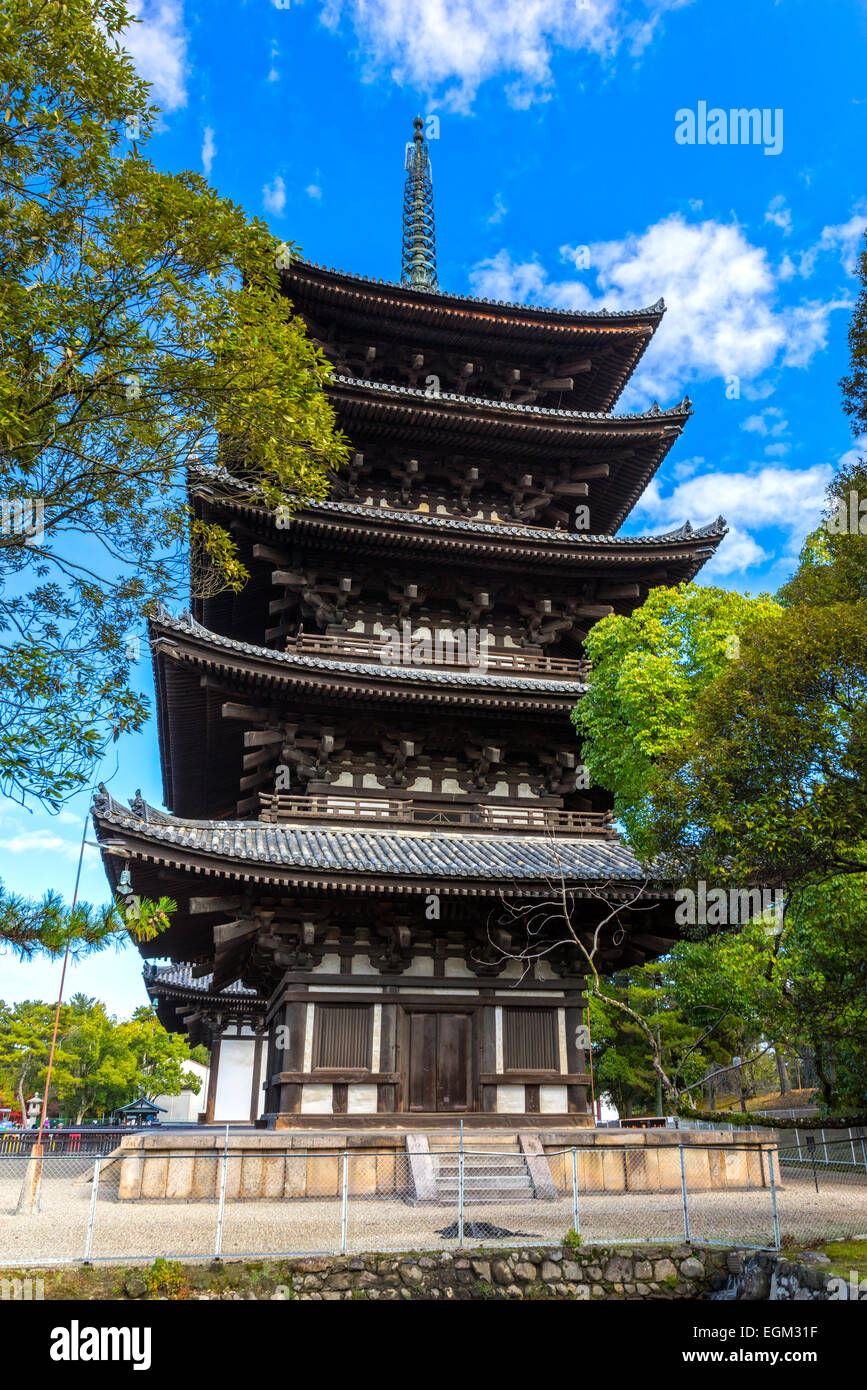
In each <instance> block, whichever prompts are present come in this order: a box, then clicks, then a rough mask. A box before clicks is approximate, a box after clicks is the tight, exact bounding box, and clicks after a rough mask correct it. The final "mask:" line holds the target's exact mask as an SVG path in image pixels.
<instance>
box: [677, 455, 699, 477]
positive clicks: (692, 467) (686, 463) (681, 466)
mask: <svg viewBox="0 0 867 1390" xmlns="http://www.w3.org/2000/svg"><path fill="white" fill-rule="evenodd" d="M703 463H704V458H703V456H702V455H701V454H697V455H696V457H695V458H691V459H681V460H680V462H679V463H676V464H675V465H674V470H673V471H674V476H675V478H676V479H677V481H678V482H682V480H683V479H684V478H691V477H692V476H693V474H694V473H697V472H698V470H699V469H700V468H701V466H702V464H703Z"/></svg>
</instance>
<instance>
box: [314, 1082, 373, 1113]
mask: <svg viewBox="0 0 867 1390" xmlns="http://www.w3.org/2000/svg"><path fill="white" fill-rule="evenodd" d="M305 1089H306V1088H305ZM376 1091H377V1088H376V1086H371V1085H365V1084H364V1083H363V1082H360V1081H359V1082H356V1081H351V1082H350V1083H349V1086H348V1087H347V1091H346V1108H347V1111H348V1112H349V1114H350V1115H375V1114H376Z"/></svg>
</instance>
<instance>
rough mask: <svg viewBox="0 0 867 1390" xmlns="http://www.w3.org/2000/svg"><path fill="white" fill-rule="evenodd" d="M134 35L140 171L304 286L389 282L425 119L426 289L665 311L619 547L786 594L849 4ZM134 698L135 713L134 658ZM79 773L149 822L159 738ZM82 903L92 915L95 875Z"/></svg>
mask: <svg viewBox="0 0 867 1390" xmlns="http://www.w3.org/2000/svg"><path fill="white" fill-rule="evenodd" d="M137 13H138V14H139V16H140V19H141V23H140V24H138V25H137V26H135V28H134V30H132V31H131V32H130V36H129V38H128V41H127V46H128V47H129V49H130V51H131V52H133V54H134V57H135V59H136V62H137V65H138V67H139V69H140V71H141V72H142V73H143V75H144V76H145V77H147V78H148V80H149V81H150V82H152V83H153V87H154V100H155V101H156V102H157V103H158V104H159V105H160V106H161V107H162V110H163V116H162V118H161V123H160V129H159V131H158V133H157V134H156V136H155V137H154V139H153V140H152V142H151V157H152V158H153V160H154V162H155V163H157V164H159V165H161V166H163V167H166V168H171V169H181V168H193V169H196V170H198V171H200V172H204V173H205V174H207V176H208V177H209V178H210V180H211V182H212V183H213V184H214V186H215V187H216V188H217V189H218V190H219V192H220V193H222V194H224V195H225V196H227V197H229V198H231V199H233V200H234V201H236V202H238V203H239V204H241V205H243V206H244V207H245V208H246V209H247V210H248V211H249V212H250V213H256V214H258V215H260V216H262V217H264V218H265V220H266V221H267V222H268V223H269V224H270V225H271V227H272V228H273V229H274V231H275V233H277V234H278V235H279V236H280V237H281V238H284V239H287V240H292V241H294V242H296V243H297V244H298V245H299V246H300V247H301V248H302V249H303V251H304V254H305V255H306V256H307V257H308V258H309V259H311V260H314V261H319V262H322V263H324V264H326V265H333V266H337V267H340V268H342V269H345V270H350V271H355V272H359V273H362V274H366V275H371V276H376V277H381V278H383V279H394V278H396V277H397V276H398V274H399V269H400V205H401V196H402V162H403V150H404V144H405V141H406V140H407V139H408V138H409V137H410V135H411V126H412V118H413V116H415V115H416V114H422V115H424V116H425V117H426V118H429V117H432V116H436V117H438V123H439V138H438V139H436V140H433V141H432V142H431V158H432V163H433V171H434V195H435V204H436V218H437V247H438V268H439V278H440V283H441V285H442V287H443V288H444V289H445V290H447V291H453V292H455V293H476V294H484V295H488V296H491V297H493V298H497V299H518V300H523V301H527V302H530V303H540V304H561V305H564V306H567V307H574V308H579V307H600V306H602V305H607V306H609V307H612V308H616V307H621V306H628V307H640V306H643V305H646V304H649V303H652V302H654V301H655V300H656V299H657V298H659V296H660V295H662V296H664V298H665V300H666V303H667V305H668V312H667V314H666V316H665V319H664V321H663V325H662V327H661V329H660V331H659V333H658V334H657V336H656V339H655V340H654V342H653V343H652V345H651V347H650V348H649V350H648V352H647V353H646V355H645V357H644V360H643V362H642V364H641V366H640V368H639V371H638V373H637V375H636V378H635V380H634V383H633V384H632V385H631V386H630V388H629V390H628V393H627V395H626V396H625V397H624V398H623V401H622V403H621V408H623V409H631V410H636V409H644V408H645V407H646V406H647V405H648V404H649V403H650V402H651V401H652V400H653V399H654V398H656V399H658V400H659V401H660V404H662V405H670V404H673V403H675V402H676V401H679V400H680V399H681V398H682V397H683V395H684V394H689V396H690V397H691V399H692V401H693V403H694V407H695V414H694V417H693V418H692V420H691V421H690V422H689V425H688V427H687V429H686V430H685V432H684V435H683V437H682V439H681V440H680V441H679V442H678V443H677V445H676V446H675V448H674V449H673V450H672V452H671V454H670V455H669V458H668V460H667V462H666V464H665V465H664V467H663V469H662V471H661V473H660V475H659V477H658V479H656V480H654V482H653V484H652V485H651V487H650V488H649V489H648V491H647V493H646V494H645V497H644V499H643V500H642V502H641V503H640V505H639V506H638V507H637V508H636V510H635V512H634V513H633V515H632V517H631V518H630V521H629V523H628V524H627V526H626V527H625V528H624V530H626V531H628V532H632V533H643V532H652V531H662V530H666V529H670V528H671V527H672V526H679V525H680V524H681V523H682V522H683V521H684V520H686V519H687V518H689V519H690V520H691V521H692V522H693V523H696V524H700V523H702V522H704V521H708V520H710V519H712V518H713V517H715V516H717V515H718V514H719V513H722V514H723V515H725V516H726V517H727V518H728V520H729V523H730V525H731V533H730V535H729V536H728V538H727V539H726V541H725V542H724V544H723V546H722V547H721V549H720V551H719V553H718V555H717V557H716V559H715V560H714V561H713V562H712V564H711V565H709V566H708V567H707V569H706V570H705V571H704V578H705V580H706V581H707V582H714V583H719V584H722V585H724V586H727V587H734V588H739V589H743V590H749V591H751V592H759V591H761V590H765V589H768V590H774V589H776V588H777V587H778V586H779V584H780V583H781V582H782V581H783V580H784V579H785V578H786V576H787V575H788V573H789V572H790V571H791V569H792V566H793V564H794V561H795V559H796V556H797V552H798V549H799V546H800V544H801V541H802V539H803V537H804V536H805V535H806V533H807V532H808V531H809V530H811V529H812V528H813V527H814V526H815V525H816V523H817V521H818V518H819V516H820V513H821V510H822V506H823V494H824V489H825V487H826V484H827V482H828V479H829V477H830V475H831V473H832V471H833V469H834V468H835V466H836V465H837V463H838V461H839V460H840V459H841V458H842V457H843V456H844V455H845V454H846V453H847V451H849V450H851V449H853V448H856V447H857V442H856V441H854V440H853V439H852V437H851V435H850V433H849V430H848V427H847V424H846V421H845V419H844V417H843V414H842V411H841V407H840V395H839V389H838V386H837V382H838V381H839V378H840V376H841V375H842V374H843V372H844V371H845V369H846V361H847V345H846V333H847V324H848V318H849V311H850V307H851V304H852V302H853V298H854V294H855V280H854V278H853V274H852V272H853V269H854V259H855V255H856V252H857V248H858V243H859V238H860V235H861V233H862V231H863V229H864V227H865V225H867V176H865V168H864V151H865V148H867V77H865V75H864V74H865V71H867V64H865V54H867V4H865V3H864V0H834V4H833V5H827V6H820V7H817V6H816V5H815V3H807V0H776V3H775V0H730V3H728V4H726V5H725V6H722V5H720V4H718V3H716V0H714V2H713V3H712V2H711V0H631V3H619V2H618V0H586V3H584V0H486V2H483V0H465V3H460V4H459V3H455V0H427V3H424V4H420V5H409V4H407V3H406V0H325V3H319V2H318V0H304V3H302V4H298V3H296V2H295V0H280V3H279V4H274V3H272V0H246V2H244V0H212V3H211V4H209V5H208V6H207V7H205V6H203V5H201V4H197V3H195V0H145V3H142V4H140V5H139V6H138V7H137ZM700 102H706V103H707V107H708V108H709V109H710V108H720V109H722V110H725V111H729V110H730V109H731V108H740V107H749V108H758V109H760V110H767V111H768V112H782V124H781V127H780V128H781V131H782V148H781V149H780V150H779V153H776V154H771V153H766V152H765V148H764V147H763V146H762V145H761V144H757V145H753V144H726V145H720V144H716V145H714V144H693V145H685V144H681V143H679V142H678V141H677V140H676V139H675V131H676V127H677V120H676V116H677V113H678V112H679V111H683V110H692V111H697V110H698V106H699V103H700ZM775 119H776V121H777V124H778V125H779V121H780V118H779V117H777V118H775ZM778 136H779V131H778ZM777 143H779V138H778V140H777ZM733 379H736V381H734V380H733ZM139 672H140V681H141V685H142V687H143V688H144V689H146V690H148V691H150V690H151V676H150V670H149V664H148V663H147V661H146V660H143V661H142V663H141V666H140V668H139ZM101 775H102V776H103V777H104V778H105V779H106V780H109V779H110V781H111V787H112V790H113V792H114V794H115V795H117V796H119V797H123V798H125V797H127V796H129V795H131V794H132V793H133V792H134V791H135V789H136V787H139V786H140V787H141V788H142V790H143V792H144V794H145V796H146V797H147V798H148V799H149V800H150V801H152V802H153V803H154V804H156V805H160V804H161V800H162V793H161V787H160V780H159V771H158V763H157V755H156V732H155V727H154V725H153V723H151V724H149V725H148V726H147V728H146V729H145V730H144V731H143V732H142V733H141V734H139V735H137V736H135V737H129V738H125V739H124V740H122V741H121V742H120V743H119V744H118V745H117V746H116V748H115V749H113V750H112V752H111V754H110V756H109V759H108V760H107V761H106V764H105V766H104V768H103V770H102V774H101ZM87 799H88V798H86V797H80V798H78V799H77V800H75V801H73V802H71V803H70V804H69V806H68V807H67V808H66V809H65V810H64V811H63V812H62V813H61V814H60V816H53V817H52V816H49V815H47V814H45V813H42V812H38V811H37V812H34V813H32V814H31V813H28V812H27V811H25V810H23V809H21V808H19V807H15V806H12V805H11V804H9V803H5V804H2V805H0V876H2V878H3V880H4V881H5V882H6V883H7V884H8V886H9V887H10V888H12V889H13V890H16V891H20V892H27V893H29V894H33V895H38V894H41V893H42V892H43V891H45V889H46V888H48V887H54V888H56V889H57V890H58V891H59V892H61V893H63V894H64V895H66V896H67V897H68V896H69V895H71V891H72V886H73V881H74V877H75V866H76V861H77V857H78V843H79V839H80V834H81V824H82V815H83V812H84V809H85V804H86V801H87ZM82 895H83V896H84V897H85V898H87V899H88V900H90V901H101V900H103V899H104V897H105V880H104V878H103V875H102V870H101V867H100V862H99V858H98V856H97V854H96V852H95V851H93V850H92V849H88V851H87V856H86V859H85V864H84V872H83V875H82ZM58 976H59V967H58V966H56V965H49V964H41V963H35V964H30V965H19V964H17V963H16V962H14V961H13V960H12V959H10V958H8V957H7V958H6V959H3V960H2V963H0V981H2V982H0V997H4V998H6V999H7V1000H12V999H16V998H25V997H44V998H53V997H54V996H55V993H56V988H57V981H58ZM70 987H71V988H72V989H73V990H74V989H82V990H84V991H85V992H87V993H89V994H95V995H98V996H99V997H101V998H103V999H105V1000H106V1001H107V1003H108V1004H109V1006H110V1007H111V1008H112V1009H114V1010H116V1011H118V1012H119V1013H126V1012H128V1011H129V1010H131V1009H132V1008H133V1007H134V1006H135V1005H136V1004H137V1003H140V1002H143V1000H144V998H145V995H144V989H143V986H142V984H141V975H140V962H139V959H138V956H137V954H136V953H135V952H134V951H132V950H131V949H130V950H126V951H123V952H120V953H117V954H104V955H102V956H98V957H93V958H91V959H90V960H88V961H86V962H83V963H82V964H81V965H79V966H76V967H75V968H74V969H73V971H72V975H71V980H70Z"/></svg>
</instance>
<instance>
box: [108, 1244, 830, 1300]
mask: <svg viewBox="0 0 867 1390" xmlns="http://www.w3.org/2000/svg"><path fill="white" fill-rule="evenodd" d="M775 1269H776V1272H777V1297H780V1298H798V1299H803V1298H820V1299H821V1298H827V1297H829V1296H830V1295H829V1293H828V1292H827V1290H826V1288H825V1284H826V1281H827V1279H828V1276H827V1275H825V1274H823V1273H822V1272H821V1271H819V1270H816V1269H806V1268H803V1267H802V1266H800V1265H795V1264H792V1263H790V1262H789V1261H785V1260H781V1258H780V1256H778V1255H774V1254H772V1253H762V1254H757V1253H756V1252H754V1251H743V1250H711V1249H708V1248H705V1247H701V1246H694V1245H676V1246H654V1247H652V1248H645V1247H641V1248H639V1249H610V1248H602V1247H598V1246H597V1247H588V1248H587V1249H586V1250H583V1249H581V1248H580V1247H579V1248H578V1249H577V1250H573V1249H571V1248H570V1247H569V1246H553V1247H551V1246H544V1247H532V1248H523V1249H518V1250H515V1249H512V1250H489V1249H476V1250H467V1251H434V1252H431V1253H429V1254H420V1255H358V1256H355V1257H352V1256H307V1257H301V1258H298V1259H294V1260H284V1261H281V1263H280V1278H281V1279H283V1280H284V1281H285V1282H283V1283H281V1284H278V1285H277V1286H276V1287H275V1288H274V1290H273V1292H271V1293H270V1294H269V1293H267V1292H265V1291H264V1290H263V1289H262V1288H261V1285H260V1287H259V1289H258V1291H257V1292H256V1293H255V1294H254V1293H253V1292H252V1291H249V1292H247V1291H245V1289H244V1284H243V1279H241V1280H240V1281H239V1286H236V1287H232V1286H230V1287H229V1288H228V1289H226V1288H223V1289H222V1290H221V1291H220V1292H208V1291H207V1289H206V1288H203V1289H202V1290H201V1291H200V1292H197V1291H196V1284H197V1282H198V1281H197V1280H196V1278H195V1276H191V1278H190V1285H191V1288H190V1295H189V1296H190V1297H192V1298H200V1299H202V1298H204V1299H208V1298H217V1299H219V1298H244V1297H259V1298H262V1297H265V1298H269V1297H270V1298H271V1299H275V1300H276V1299H309V1300H312V1301H338V1300H341V1299H368V1300H382V1301H392V1302H393V1301H395V1300H398V1299H421V1300H437V1299H445V1300H449V1299H458V1300H467V1299H474V1300H478V1299H503V1298H505V1299H555V1300H556V1299H576V1300H581V1301H590V1300H593V1299H625V1300H629V1299H679V1298H690V1299H696V1298H707V1297H708V1295H709V1294H711V1293H712V1292H714V1291H717V1290H721V1289H723V1288H725V1287H726V1285H728V1284H729V1282H730V1281H731V1280H732V1278H733V1277H734V1279H735V1280H737V1281H739V1283H740V1284H741V1285H742V1287H741V1289H740V1290H739V1295H740V1297H742V1298H745V1299H747V1300H758V1299H765V1298H767V1297H768V1293H769V1291H770V1286H771V1276H772V1274H773V1272H774V1270H775ZM227 1272H228V1273H229V1277H230V1278H231V1266H228V1267H227ZM257 1282H258V1281H257ZM205 1283H207V1281H206V1280H205ZM127 1293H128V1295H129V1296H135V1293H134V1292H133V1291H132V1290H131V1289H128V1290H127Z"/></svg>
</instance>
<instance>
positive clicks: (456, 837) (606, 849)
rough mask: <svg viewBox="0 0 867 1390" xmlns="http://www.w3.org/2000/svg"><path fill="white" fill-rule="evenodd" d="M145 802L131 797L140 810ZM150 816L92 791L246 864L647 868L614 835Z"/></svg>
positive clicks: (145, 825)
mask: <svg viewBox="0 0 867 1390" xmlns="http://www.w3.org/2000/svg"><path fill="white" fill-rule="evenodd" d="M142 809H143V804H142V803H141V801H138V802H137V803H136V810H137V811H139V812H141V811H142ZM146 810H147V811H148V812H149V813H150V814H148V816H147V819H144V818H143V816H142V814H135V812H133V811H130V810H127V809H126V807H124V806H122V805H121V803H120V802H117V801H115V800H114V799H113V798H112V797H111V796H110V795H109V794H108V793H106V792H102V793H100V794H98V795H97V796H96V797H95V798H94V814H95V816H96V817H97V819H99V820H103V821H105V822H107V823H108V824H110V825H115V826H118V827H120V828H121V829H125V830H128V831H130V832H132V833H134V834H135V835H137V836H141V837H143V838H145V839H147V840H149V841H151V842H152V843H153V844H154V845H155V846H156V845H164V846H173V847H175V848H176V849H177V850H180V851H186V852H189V853H195V854H204V855H208V856H213V857H214V858H217V859H225V860H230V861H232V860H233V861H236V862H237V863H238V865H239V868H240V866H241V865H243V866H244V868H245V869H250V868H252V867H253V866H255V865H262V866H263V867H265V868H269V867H271V868H276V869H297V870H314V871H317V872H319V873H322V872H323V871H325V872H329V871H330V872H343V873H347V872H348V873H351V874H352V875H360V876H363V875H365V874H375V875H379V876H382V875H385V876H387V877H393V878H395V879H398V880H400V879H422V880H423V881H424V883H425V884H427V885H429V884H430V883H431V882H432V881H433V882H435V881H437V880H442V881H448V880H450V879H453V880H463V881H464V882H467V881H475V882H478V881H483V882H484V881H487V882H494V883H499V884H501V885H502V886H503V888H504V889H505V890H507V889H508V885H509V884H511V883H515V882H542V883H545V882H550V883H551V884H552V891H556V888H557V885H558V884H559V881H560V876H561V873H562V876H563V877H564V878H565V879H566V881H567V883H574V882H576V881H578V882H580V881H588V880H591V881H593V882H600V881H603V882H604V881H608V880H621V881H624V882H628V883H642V882H643V881H644V877H645V875H644V872H643V870H642V868H641V865H640V864H639V863H638V861H637V860H636V858H635V856H634V855H633V853H632V851H631V850H630V849H629V848H628V847H627V846H626V845H625V844H623V843H622V842H621V841H619V840H579V839H574V838H569V839H562V840H552V839H551V838H550V837H545V836H527V838H526V839H517V838H512V837H508V838H507V837H505V836H498V835H497V834H496V833H493V834H491V835H490V836H487V835H462V834H459V833H457V832H452V831H449V832H446V833H441V832H439V831H424V832H418V831H415V832H412V831H406V830H388V831H383V830H378V829H377V830H366V829H349V828H347V827H341V828H340V829H333V828H331V827H330V826H327V825H325V824H320V825H316V826H309V827H308V826H303V827H300V826H294V825H275V824H265V823H262V822H259V821H200V820H181V819H176V818H175V817H173V816H169V815H167V814H166V813H165V812H162V811H153V810H152V809H151V808H146Z"/></svg>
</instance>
